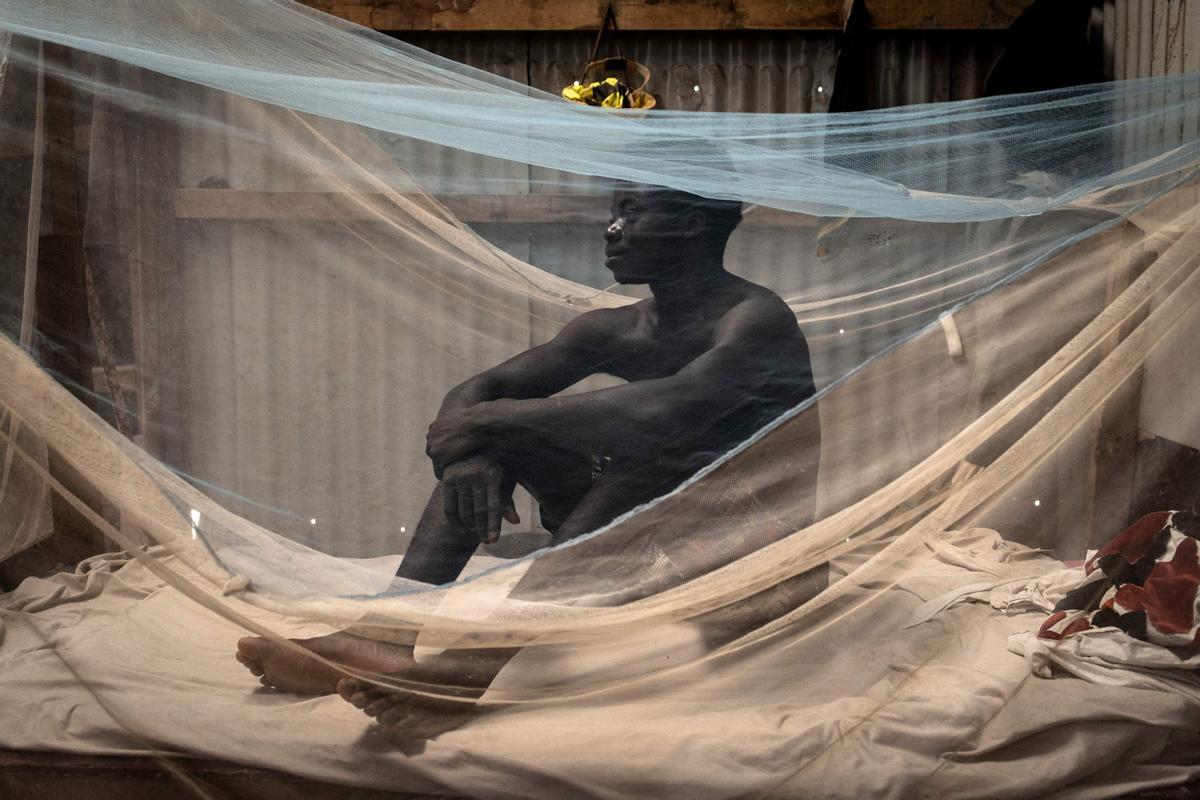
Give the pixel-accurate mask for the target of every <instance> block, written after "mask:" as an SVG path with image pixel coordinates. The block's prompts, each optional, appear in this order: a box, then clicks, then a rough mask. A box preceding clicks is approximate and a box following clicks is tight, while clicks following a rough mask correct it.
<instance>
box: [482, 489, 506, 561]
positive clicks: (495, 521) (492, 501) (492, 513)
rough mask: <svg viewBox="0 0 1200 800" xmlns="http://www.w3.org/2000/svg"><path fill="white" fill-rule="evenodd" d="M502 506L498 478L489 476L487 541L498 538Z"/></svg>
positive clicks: (493, 540) (502, 511)
mask: <svg viewBox="0 0 1200 800" xmlns="http://www.w3.org/2000/svg"><path fill="white" fill-rule="evenodd" d="M503 513H504V506H503V505H502V500H501V498H500V478H499V477H489V478H488V482H487V539H486V541H487V543H488V544H491V543H493V542H495V541H497V540H499V539H500V517H501V515H502V514H503Z"/></svg>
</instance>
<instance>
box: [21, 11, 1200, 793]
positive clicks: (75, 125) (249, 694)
mask: <svg viewBox="0 0 1200 800" xmlns="http://www.w3.org/2000/svg"><path fill="white" fill-rule="evenodd" d="M1198 125H1200V76H1196V75H1186V76H1182V77H1175V78H1159V79H1154V80H1144V81H1131V82H1120V83H1111V84H1103V85H1095V86H1085V87H1078V88H1072V89H1064V90H1057V91H1052V92H1043V93H1038V94H1032V95H1012V96H1007V97H998V98H990V99H983V100H972V101H966V102H956V103H943V104H935V105H922V106H912V107H906V108H899V109H892V110H886V111H869V112H856V113H846V114H836V115H822V114H741V113H703V112H673V111H665V110H658V109H656V110H653V111H649V112H646V111H639V110H617V111H613V110H609V109H601V108H592V107H585V106H581V105H575V104H571V103H567V102H565V101H563V100H562V99H561V98H558V97H555V96H552V95H549V94H545V93H543V92H541V91H538V90H535V89H532V88H530V87H528V86H525V85H523V84H518V83H513V82H510V81H508V80H505V79H502V78H499V77H496V76H494V75H490V74H488V73H485V72H482V71H479V70H476V69H473V68H470V67H467V66H463V65H461V64H457V63H454V62H451V61H448V60H445V59H442V58H439V57H437V56H435V55H432V54H430V53H428V52H424V51H422V50H420V49H418V48H415V47H412V46H409V45H406V44H403V43H400V42H398V41H394V40H392V39H390V38H387V37H384V36H381V35H378V34H375V33H373V32H370V31H367V30H364V29H361V28H357V27H354V26H350V25H348V24H346V23H342V22H339V21H337V20H335V19H333V18H331V17H327V16H324V15H321V14H318V13H316V12H313V11H310V10H308V9H306V8H304V7H302V6H299V5H295V4H292V3H289V2H285V0H256V1H255V2H234V0H207V1H206V2H204V3H190V2H170V3H165V2H153V3H151V2H138V1H137V0H122V1H121V2H113V3H110V4H107V7H106V8H105V9H104V10H103V11H101V10H99V9H97V7H96V6H95V5H94V4H92V3H89V2H84V0H43V1H42V2H37V3H28V2H20V1H19V0H0V153H2V156H3V157H2V159H0V170H2V171H3V182H2V184H0V187H2V188H0V215H2V218H3V224H2V225H0V236H2V237H3V242H4V245H3V247H2V248H0V259H2V261H0V326H2V328H3V334H4V336H3V337H2V338H0V364H2V367H0V375H2V376H3V380H0V467H2V470H3V472H2V476H0V558H9V557H12V558H13V560H15V559H16V558H17V557H19V556H20V555H21V554H25V555H27V554H28V553H29V552H30V548H34V549H37V548H39V547H44V546H46V545H47V544H48V543H49V542H53V541H54V540H55V538H56V537H61V536H62V535H64V534H63V531H64V529H66V528H71V527H72V526H73V527H74V529H76V530H80V529H85V530H88V531H92V532H94V535H95V536H96V538H95V540H94V541H95V548H94V550H95V552H100V551H102V550H111V551H121V553H120V554H116V555H114V554H112V553H110V554H108V555H106V556H101V557H97V558H95V559H92V560H90V561H88V562H85V564H84V565H82V566H81V567H80V568H79V570H78V571H77V572H76V573H75V574H73V575H71V576H64V575H60V576H57V577H42V578H38V579H31V580H28V581H26V582H25V583H23V584H22V585H21V587H20V588H19V589H18V590H17V591H16V592H14V593H12V594H10V595H7V596H5V598H4V606H3V608H4V612H3V613H4V616H3V617H0V624H2V625H4V626H5V627H4V628H2V629H0V630H3V631H6V634H5V635H6V638H5V639H4V640H2V641H0V663H4V664H6V665H7V666H6V668H5V672H4V673H3V676H2V677H0V685H3V687H4V688H3V692H4V694H5V697H6V702H5V704H6V705H7V706H8V708H9V709H11V710H10V711H9V712H0V713H6V714H7V715H8V717H7V720H8V721H7V722H6V723H5V727H6V729H7V730H9V731H11V733H6V734H3V735H0V741H3V742H4V744H5V745H6V746H8V747H10V748H25V749H60V750H74V751H77V752H103V753H111V754H121V755H131V754H137V753H160V752H162V751H171V752H183V753H193V754H195V753H199V754H205V755H210V756H216V757H220V758H223V759H227V760H231V761H237V762H241V763H249V764H256V765H260V766H270V767H274V768H277V769H283V770H287V771H290V772H294V773H297V774H300V775H305V776H308V777H313V778H319V779H324V780H331V781H334V782H340V783H347V784H356V785H362V786H372V787H375V788H390V789H403V790H417V789H422V790H423V789H429V790H432V787H442V788H445V787H449V788H450V789H451V790H453V791H456V792H459V793H463V794H468V795H473V796H475V795H479V796H511V797H528V796H544V797H552V798H557V797H566V796H603V797H647V796H688V797H701V796H712V797H732V796H739V797H740V796H760V795H771V796H787V797H816V796H820V797H834V796H839V797H840V796H845V797H862V796H893V797H909V796H918V795H926V796H940V797H949V796H962V797H977V796H980V795H981V794H982V793H987V794H989V795H992V796H1031V795H1034V794H1039V793H1044V792H1049V791H1052V790H1053V791H1059V790H1061V791H1062V792H1064V793H1066V794H1070V793H1071V792H1077V793H1078V796H1105V795H1106V794H1119V793H1120V792H1121V791H1124V790H1127V789H1129V788H1136V787H1137V786H1140V785H1152V784H1154V783H1161V782H1178V781H1180V780H1183V779H1186V778H1188V777H1194V776H1195V771H1196V767H1195V766H1194V765H1195V764H1196V763H1197V760H1196V754H1197V752H1200V751H1198V750H1197V742H1196V741H1195V737H1194V733H1192V732H1194V731H1195V730H1196V725H1197V722H1198V719H1200V702H1198V699H1200V692H1198V691H1197V689H1198V688H1200V687H1197V686H1196V683H1195V679H1194V674H1195V673H1194V672H1193V669H1194V667H1195V663H1194V655H1193V653H1192V651H1191V650H1189V648H1190V647H1191V645H1193V644H1194V641H1193V638H1192V637H1193V636H1194V634H1195V625H1194V624H1193V623H1192V622H1191V621H1190V620H1191V618H1190V617H1188V621H1187V623H1186V624H1184V625H1183V626H1182V628H1178V626H1177V628H1178V629H1177V628H1172V629H1171V630H1172V631H1173V633H1172V634H1171V635H1173V636H1175V638H1174V639H1172V640H1170V641H1169V642H1166V643H1165V644H1164V642H1162V641H1159V642H1157V643H1155V642H1153V641H1151V640H1152V639H1153V637H1150V639H1151V640H1147V638H1146V636H1145V635H1143V636H1141V637H1138V636H1136V635H1135V634H1136V633H1137V632H1136V631H1134V632H1133V633H1130V631H1129V630H1125V628H1128V627H1129V626H1128V625H1126V626H1125V628H1122V626H1119V625H1118V626H1113V625H1108V626H1105V625H1102V624H1100V623H1099V622H1098V623H1097V625H1096V628H1097V630H1098V631H1100V634H1103V635H1094V636H1091V637H1088V636H1075V637H1073V638H1070V637H1068V638H1064V639H1062V640H1061V642H1056V640H1051V639H1047V638H1046V637H1045V636H1043V637H1042V638H1040V639H1039V638H1038V637H1037V636H1036V635H1035V634H1036V632H1037V630H1038V627H1039V625H1041V623H1042V622H1043V620H1045V619H1046V615H1047V613H1048V612H1050V611H1051V610H1052V609H1053V607H1054V606H1055V604H1056V603H1058V601H1059V600H1060V599H1061V594H1062V593H1059V594H1058V595H1056V594H1055V592H1056V591H1057V588H1056V587H1061V586H1064V585H1068V584H1069V583H1070V581H1072V580H1073V581H1074V582H1075V583H1078V582H1079V581H1082V580H1092V579H1094V578H1096V576H1101V577H1102V576H1103V574H1104V573H1102V572H1100V571H1098V570H1096V569H1093V568H1092V567H1088V568H1087V569H1086V570H1085V568H1082V567H1080V566H1079V561H1080V560H1082V559H1084V558H1085V557H1086V556H1087V555H1088V553H1089V551H1091V550H1095V549H1097V548H1100V547H1101V546H1103V545H1105V544H1106V543H1107V542H1109V540H1111V539H1112V538H1113V536H1114V535H1115V534H1117V533H1118V532H1120V531H1122V529H1125V528H1126V527H1127V526H1129V525H1130V524H1131V523H1133V522H1134V521H1135V518H1136V517H1137V516H1138V515H1139V514H1141V513H1144V512H1151V511H1153V512H1158V511H1170V510H1173V509H1174V507H1175V506H1174V505H1172V503H1173V502H1174V501H1173V498H1176V497H1178V496H1179V493H1178V492H1176V491H1173V490H1172V487H1173V486H1174V484H1173V482H1177V481H1178V480H1179V479H1178V478H1177V477H1176V475H1175V473H1174V472H1172V471H1171V469H1170V467H1171V465H1170V464H1168V463H1167V462H1165V461H1163V460H1162V459H1159V460H1155V459H1153V458H1149V457H1147V456H1146V453H1147V452H1148V451H1149V449H1150V448H1149V445H1148V444H1147V443H1154V442H1159V443H1163V442H1165V443H1166V445H1164V446H1167V445H1169V446H1170V447H1174V448H1179V449H1186V448H1188V447H1194V448H1200V419H1198V417H1197V406H1196V404H1195V402H1193V400H1192V397H1193V395H1194V392H1193V391H1192V390H1194V389H1195V388H1197V379H1196V377H1195V375H1194V373H1193V370H1194V367H1195V366H1196V362H1195V345H1194V342H1195V341H1196V337H1197V334H1198V333H1200V330H1198V328H1197V325H1198V324H1200V323H1198V322H1197V319H1198V318H1197V314H1196V308H1195V304H1196V301H1197V299H1198V298H1200V291H1198V286H1197V281H1200V276H1198V275H1197V274H1196V269H1197V266H1198V262H1200V229H1198V228H1197V227H1196V225H1197V222H1198V220H1197V211H1196V203H1197V176H1196V170H1197V168H1198V166H1200V138H1198V137H1197V132H1198ZM498 365H503V366H498ZM1164 487H1165V488H1164ZM501 517H503V521H501ZM1181 520H1183V517H1182V516H1180V517H1178V520H1177V521H1176V522H1175V523H1170V524H1168V525H1167V527H1165V528H1163V530H1168V529H1170V530H1172V531H1176V532H1177V533H1176V534H1172V535H1178V536H1183V537H1184V538H1189V537H1190V534H1188V533H1187V530H1188V529H1187V526H1185V525H1184V523H1183V522H1182V521H1181ZM1171 524H1174V525H1175V527H1174V528H1171V527H1170V525H1171ZM1159 527H1160V528H1162V527H1163V526H1162V525H1161V524H1160V526H1159ZM1155 530H1156V531H1157V530H1158V529H1157V528H1156V529H1155ZM47 537H49V538H47ZM1174 541H1175V540H1174V539H1172V542H1174ZM39 542H40V543H41V544H39ZM106 545H107V546H106ZM1171 546H1172V547H1173V548H1176V549H1175V550H1171V552H1176V550H1179V548H1180V547H1182V545H1178V546H1177V545H1176V544H1172V545H1171ZM1143 550H1144V548H1143ZM1179 552H1183V550H1179ZM1144 555H1145V553H1144V552H1141V553H1140V555H1138V557H1139V558H1140V557H1142V556H1144ZM1132 560H1133V561H1136V560H1137V559H1136V558H1132ZM1091 563H1092V562H1089V564H1091ZM118 567H119V569H118ZM1191 569H1192V571H1193V572H1194V571H1195V559H1193V562H1192V563H1191ZM1085 572H1086V574H1087V575H1088V576H1090V577H1089V578H1085ZM1172 574H1174V573H1172ZM1128 580H1129V579H1128V578H1125V579H1121V580H1120V581H1118V583H1121V582H1128ZM1092 584H1093V585H1096V584H1095V581H1094V580H1093V581H1092ZM1194 587H1195V584H1194V583H1193V584H1192V588H1191V590H1190V591H1191V595H1190V597H1191V599H1192V601H1193V602H1194V598H1195V588H1194ZM1147 593H1149V590H1147ZM68 600H69V601H70V602H68ZM1122 602H1123V603H1124V605H1123V606H1122V609H1123V610H1125V611H1128V610H1130V609H1135V610H1136V608H1140V606H1138V607H1136V608H1135V607H1134V606H1131V605H1130V604H1129V602H1125V601H1122ZM1147 602H1149V601H1147ZM1163 602H1164V603H1165V601H1163ZM1172 602H1174V601H1172ZM1167 604H1168V605H1169V603H1167ZM1151 605H1153V604H1151ZM1160 605H1162V603H1160ZM1156 608H1157V606H1156ZM1189 608H1190V606H1189ZM1142 613H1143V618H1144V617H1145V614H1146V613H1149V614H1150V618H1151V619H1150V621H1151V627H1152V628H1153V627H1154V625H1155V624H1157V623H1155V622H1154V619H1155V617H1154V613H1155V612H1154V610H1153V608H1152V609H1151V610H1150V611H1149V612H1146V611H1145V610H1144V609H1143V610H1142ZM1189 613H1191V612H1190V611H1189ZM1160 627H1161V626H1160ZM335 631H336V632H337V633H333V632H335ZM1105 631H1107V633H1105ZM1141 632H1142V633H1143V634H1145V631H1144V630H1142V631H1141ZM314 633H324V634H333V635H331V636H327V637H326V638H324V639H321V640H319V641H317V642H316V643H314V642H313V641H312V640H303V639H301V638H297V637H302V636H308V635H312V634H314ZM239 636H246V637H252V638H249V639H247V640H245V641H243V642H242V643H241V645H240V649H239V652H238V653H237V656H236V658H235V653H234V650H235V647H237V646H238V640H239ZM1105 636H1107V637H1108V638H1105ZM289 637H292V638H289ZM1122 637H1123V638H1122ZM1088 643H1091V644H1090V645H1088V646H1091V647H1093V650H1088V649H1087V646H1085V645H1087V644H1088ZM1165 645H1170V647H1173V648H1174V649H1170V650H1168V649H1167V648H1166V646H1165ZM1104 647H1109V648H1110V649H1111V648H1116V650H1112V652H1117V650H1120V648H1121V647H1125V649H1124V650H1120V652H1121V653H1125V654H1126V655H1125V656H1121V657H1117V656H1111V654H1110V655H1108V656H1106V655H1103V654H1101V655H1096V653H1099V652H1100V651H1101V650H1103V648H1104ZM1139 647H1142V648H1151V649H1153V648H1158V650H1161V651H1162V652H1163V653H1166V654H1167V656H1169V658H1170V659H1174V661H1170V660H1169V659H1168V661H1167V662H1163V663H1159V662H1154V663H1153V664H1151V661H1153V658H1151V656H1146V658H1148V659H1150V661H1145V660H1143V661H1137V660H1136V659H1135V658H1134V657H1133V656H1132V655H1128V654H1129V653H1131V652H1133V651H1134V650H1137V648H1139ZM6 648H7V649H8V650H9V653H8V658H7V659H6V658H5V655H6V654H5V649H6ZM13 648H16V650H14V649H13ZM21 648H24V649H21ZM1097 648H1098V649H1097ZM1104 652H1105V653H1108V652H1109V651H1104ZM1137 652H1139V653H1140V652H1142V651H1141V650H1138V651H1137ZM1155 652H1158V651H1155ZM14 653H15V655H14ZM35 653H36V654H40V655H38V656H37V658H34V657H33V656H32V655H31V654H35ZM51 656H52V658H51ZM1167 656H1162V658H1166V657H1167ZM1122 658H1123V659H1124V660H1122ZM1154 658H1158V656H1154ZM39 659H50V660H49V661H44V660H39ZM239 661H240V663H239ZM31 665H33V666H31ZM52 665H57V666H56V667H54V668H55V669H59V670H60V671H59V672H56V673H54V675H58V676H59V677H52V676H51V666H52ZM63 665H65V667H66V668H67V670H68V671H67V672H66V673H62V672H61V668H62V667H63ZM247 668H248V669H249V671H247ZM63 675H66V676H67V677H62V676H63ZM1051 676H1057V677H1053V678H1051ZM257 678H261V679H262V682H263V683H264V684H265V685H267V686H268V687H269V689H262V688H260V687H258V680H257ZM1046 678H1051V679H1050V680H1046ZM72 693H74V694H72ZM339 693H340V697H339ZM314 695H315V696H316V698H317V699H315V700H314V699H311V698H312V696H314ZM68 697H73V698H75V699H74V700H72V701H70V702H67V700H66V699H63V700H62V703H59V704H58V705H56V704H55V701H54V698H68ZM346 701H349V703H347V702H346ZM68 706H69V707H70V708H71V709H76V710H78V709H80V708H82V709H87V710H86V711H80V712H79V713H78V714H77V715H76V714H75V712H74V711H70V710H67V707H68ZM353 706H358V707H359V709H362V710H365V711H367V712H368V716H369V717H374V718H375V727H369V726H370V723H371V719H369V718H368V717H364V716H363V715H362V713H361V712H360V711H359V710H356V709H355V708H354V707H353ZM167 709H171V710H170V711H168V710H167ZM80 718H85V719H86V720H87V721H86V722H78V719H80ZM72 719H75V720H76V722H72V721H71V720H72ZM34 720H38V722H34ZM285 728H286V729H289V730H288V732H287V733H283V732H282V729H285ZM293 729H294V730H293ZM381 730H382V731H383V732H385V733H386V734H387V741H388V744H387V745H379V744H373V745H368V744H363V741H364V739H363V737H364V736H366V737H367V740H370V737H371V736H374V735H375V733H372V732H373V731H374V732H378V731H381ZM414 743H420V744H419V746H418V745H416V744H414ZM189 785H191V786H192V788H193V789H195V790H196V791H198V792H200V793H201V794H203V792H204V791H205V790H203V789H202V788H198V786H197V785H196V784H189ZM985 787H986V791H985Z"/></svg>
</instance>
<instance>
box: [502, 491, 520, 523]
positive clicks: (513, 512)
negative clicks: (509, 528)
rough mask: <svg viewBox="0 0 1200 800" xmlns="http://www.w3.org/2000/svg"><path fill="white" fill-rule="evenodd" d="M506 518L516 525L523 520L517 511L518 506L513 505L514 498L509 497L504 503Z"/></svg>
mask: <svg viewBox="0 0 1200 800" xmlns="http://www.w3.org/2000/svg"><path fill="white" fill-rule="evenodd" d="M504 518H505V519H506V520H508V521H509V522H511V523H512V524H513V525H516V524H517V523H518V522H520V521H521V515H520V514H518V513H517V507H516V506H514V505H513V501H512V498H511V497H509V498H508V500H507V501H506V502H505V505H504Z"/></svg>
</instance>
